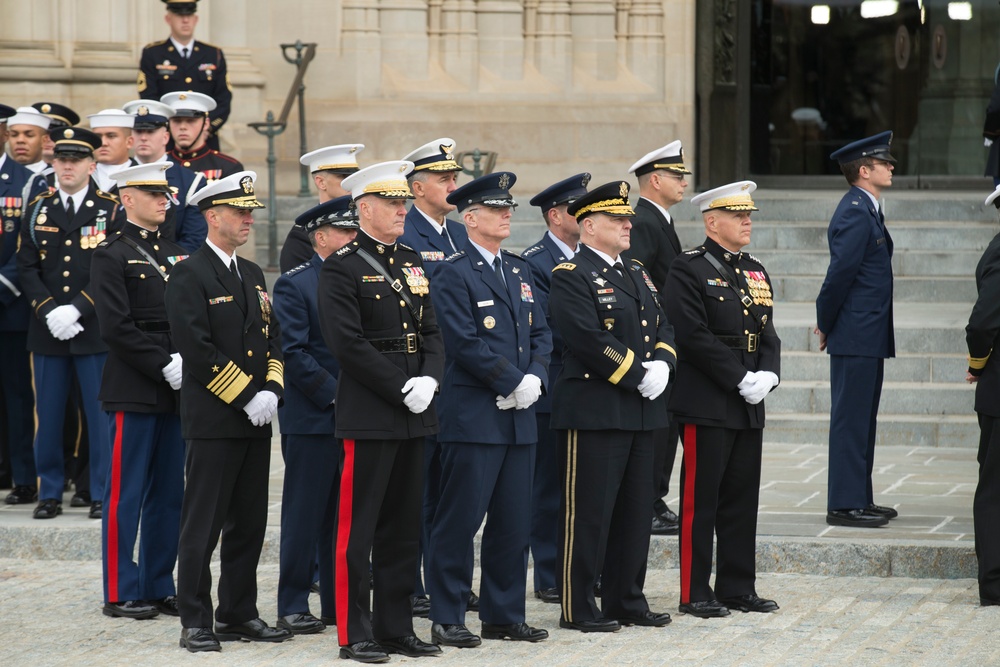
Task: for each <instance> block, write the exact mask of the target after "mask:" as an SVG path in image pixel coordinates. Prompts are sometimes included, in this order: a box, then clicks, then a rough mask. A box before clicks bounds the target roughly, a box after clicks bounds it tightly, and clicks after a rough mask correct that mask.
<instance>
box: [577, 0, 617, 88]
mask: <svg viewBox="0 0 1000 667" xmlns="http://www.w3.org/2000/svg"><path fill="white" fill-rule="evenodd" d="M570 30H571V32H572V34H573V64H574V66H575V67H576V69H577V70H579V72H580V74H581V75H583V76H585V77H586V78H587V79H596V80H598V81H612V80H614V79H615V78H617V76H618V54H617V45H616V42H615V6H614V4H612V3H611V2H608V1H607V0H571V4H570Z"/></svg>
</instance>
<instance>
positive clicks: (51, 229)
mask: <svg viewBox="0 0 1000 667" xmlns="http://www.w3.org/2000/svg"><path fill="white" fill-rule="evenodd" d="M35 229H37V230H38V231H40V232H58V231H59V228H58V227H44V226H42V225H35Z"/></svg>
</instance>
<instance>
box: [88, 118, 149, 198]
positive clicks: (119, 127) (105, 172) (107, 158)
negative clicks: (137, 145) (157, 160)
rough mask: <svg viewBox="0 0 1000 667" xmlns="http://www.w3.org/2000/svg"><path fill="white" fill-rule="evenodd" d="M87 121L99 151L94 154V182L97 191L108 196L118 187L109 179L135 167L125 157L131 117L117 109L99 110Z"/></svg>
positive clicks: (131, 140) (137, 162)
mask: <svg viewBox="0 0 1000 667" xmlns="http://www.w3.org/2000/svg"><path fill="white" fill-rule="evenodd" d="M87 119H88V120H89V121H90V129H91V130H93V131H94V134H96V135H97V136H99V137H100V138H101V147H100V148H98V149H97V151H96V152H95V153H94V157H95V158H96V159H97V169H95V170H94V180H95V181H96V182H97V187H99V188H101V189H102V190H104V191H106V192H108V191H111V190H112V188H115V187H117V185H118V182H117V181H116V180H115V179H114V178H113V176H114V174H115V173H116V172H119V171H121V170H122V169H126V168H128V167H134V166H135V165H137V164H139V161H138V160H136V159H135V158H131V157H129V150H130V149H131V148H132V144H133V139H132V126H133V125H134V124H135V116H133V115H132V114H128V113H125V112H124V111H122V110H121V109H102V110H101V111H98V112H97V113H95V114H90V115H89V116H87Z"/></svg>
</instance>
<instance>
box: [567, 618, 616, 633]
mask: <svg viewBox="0 0 1000 667" xmlns="http://www.w3.org/2000/svg"><path fill="white" fill-rule="evenodd" d="M559 627H560V628H565V629H566V630H579V631H580V632H618V631H619V630H621V627H622V626H621V624H620V623H619V622H618V621H616V620H615V619H613V618H595V619H591V620H589V621H573V622H570V621H567V620H564V619H562V618H560V619H559Z"/></svg>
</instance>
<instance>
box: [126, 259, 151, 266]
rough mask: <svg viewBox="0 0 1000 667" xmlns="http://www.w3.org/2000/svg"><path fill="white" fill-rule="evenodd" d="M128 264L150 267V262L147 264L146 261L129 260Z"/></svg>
mask: <svg viewBox="0 0 1000 667" xmlns="http://www.w3.org/2000/svg"><path fill="white" fill-rule="evenodd" d="M128 263H129V264H145V265H146V266H149V262H147V261H146V260H144V259H130V260H128Z"/></svg>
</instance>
